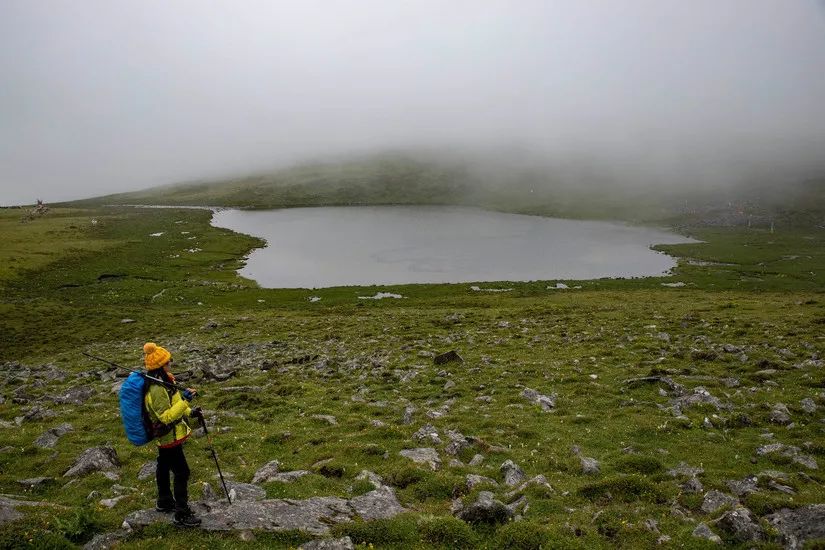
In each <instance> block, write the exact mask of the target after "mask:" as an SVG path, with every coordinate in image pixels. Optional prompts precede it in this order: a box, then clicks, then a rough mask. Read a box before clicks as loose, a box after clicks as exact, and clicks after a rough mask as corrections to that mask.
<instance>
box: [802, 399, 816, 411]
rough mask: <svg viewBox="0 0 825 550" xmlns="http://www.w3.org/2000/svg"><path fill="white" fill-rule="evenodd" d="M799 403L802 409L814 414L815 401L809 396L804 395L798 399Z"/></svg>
mask: <svg viewBox="0 0 825 550" xmlns="http://www.w3.org/2000/svg"><path fill="white" fill-rule="evenodd" d="M799 405H800V406H801V407H802V410H803V411H805V412H806V413H808V414H814V413H815V412H816V402H815V401H814V400H813V399H811V398H810V397H806V398H805V399H803V400H802V401H800V402H799Z"/></svg>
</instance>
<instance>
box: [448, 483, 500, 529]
mask: <svg viewBox="0 0 825 550" xmlns="http://www.w3.org/2000/svg"><path fill="white" fill-rule="evenodd" d="M456 515H457V516H458V518H459V519H461V520H463V521H465V522H467V523H472V524H482V523H483V524H497V523H506V522H508V521H509V520H510V519H511V518H512V517H513V511H512V510H511V509H510V508H508V507H507V506H505V505H504V504H503V503H502V502H501V501H499V500H496V499H495V498H494V496H493V493H491V492H489V491H481V492H480V493H479V494H478V499H477V500H476V501H475V502H473V503H472V504H470V505H468V506H466V507H464V508H462V509H461V510H459V511H458V513H457V514H456Z"/></svg>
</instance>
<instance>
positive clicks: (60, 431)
mask: <svg viewBox="0 0 825 550" xmlns="http://www.w3.org/2000/svg"><path fill="white" fill-rule="evenodd" d="M73 429H74V428H72V425H71V424H69V423H67V422H64V423H63V424H60V425H59V426H55V427H54V428H49V429H48V430H46V431H45V432H43V434H42V435H41V436H40V437H38V438H37V439H35V440H34V444H35V446H37V447H40V448H42V449H53V448H54V446H55V445H57V441H58V440H59V439H60V438H61V437H63V436H64V435H66V434H67V433H69V432H71V431H72V430H73Z"/></svg>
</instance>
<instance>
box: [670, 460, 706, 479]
mask: <svg viewBox="0 0 825 550" xmlns="http://www.w3.org/2000/svg"><path fill="white" fill-rule="evenodd" d="M667 473H668V474H670V476H671V477H682V476H685V477H696V476H700V475H702V474H704V473H705V470H703V469H702V468H696V467H694V466H690V465H688V464H687V463H686V462H680V463H679V465H678V466H676V467H675V468H673V469H671V470H668V471H667Z"/></svg>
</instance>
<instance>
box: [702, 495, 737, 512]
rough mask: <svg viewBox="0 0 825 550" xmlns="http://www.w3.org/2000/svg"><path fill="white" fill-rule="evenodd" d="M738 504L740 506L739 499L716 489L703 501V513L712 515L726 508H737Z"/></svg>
mask: <svg viewBox="0 0 825 550" xmlns="http://www.w3.org/2000/svg"><path fill="white" fill-rule="evenodd" d="M737 504H739V499H737V498H736V497H734V496H732V495H728V494H725V493H722V492H719V491H717V490H715V489H714V490H712V491H708V492H707V493H705V498H704V500H703V501H702V511H703V512H704V513H706V514H711V513H713V512H715V511H717V510H719V509H720V508H723V507H725V506H735V505H737Z"/></svg>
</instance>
